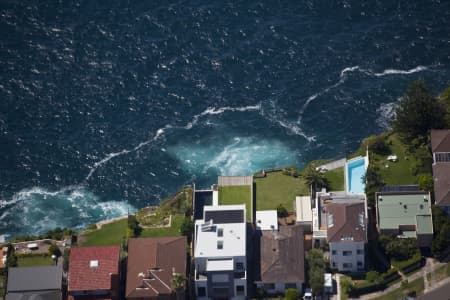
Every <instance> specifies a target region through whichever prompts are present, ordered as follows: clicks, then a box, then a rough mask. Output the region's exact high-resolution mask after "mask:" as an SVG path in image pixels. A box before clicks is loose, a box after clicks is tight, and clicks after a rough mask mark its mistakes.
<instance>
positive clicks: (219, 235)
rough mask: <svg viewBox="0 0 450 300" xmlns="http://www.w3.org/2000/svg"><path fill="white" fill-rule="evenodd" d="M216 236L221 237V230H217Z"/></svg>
mask: <svg viewBox="0 0 450 300" xmlns="http://www.w3.org/2000/svg"><path fill="white" fill-rule="evenodd" d="M217 236H218V237H223V228H219V229H217Z"/></svg>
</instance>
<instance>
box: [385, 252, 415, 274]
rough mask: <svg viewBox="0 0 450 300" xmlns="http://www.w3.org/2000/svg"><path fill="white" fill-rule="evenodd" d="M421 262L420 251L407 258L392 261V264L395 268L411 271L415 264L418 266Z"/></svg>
mask: <svg viewBox="0 0 450 300" xmlns="http://www.w3.org/2000/svg"><path fill="white" fill-rule="evenodd" d="M421 262H422V256H421V255H420V253H416V254H414V256H413V257H412V258H410V259H408V260H403V261H395V260H393V261H392V265H393V266H395V267H396V268H397V269H399V270H400V271H402V272H411V271H413V270H415V269H416V268H414V267H415V266H417V267H420V266H421Z"/></svg>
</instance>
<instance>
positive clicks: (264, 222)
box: [256, 210, 278, 230]
mask: <svg viewBox="0 0 450 300" xmlns="http://www.w3.org/2000/svg"><path fill="white" fill-rule="evenodd" d="M256 229H258V230H278V216H277V211H276V210H259V211H257V212H256Z"/></svg>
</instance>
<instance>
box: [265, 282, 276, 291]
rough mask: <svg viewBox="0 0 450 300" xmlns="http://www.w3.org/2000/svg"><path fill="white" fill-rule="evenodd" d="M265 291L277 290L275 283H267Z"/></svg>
mask: <svg viewBox="0 0 450 300" xmlns="http://www.w3.org/2000/svg"><path fill="white" fill-rule="evenodd" d="M264 289H265V290H274V289H275V283H265V284H264Z"/></svg>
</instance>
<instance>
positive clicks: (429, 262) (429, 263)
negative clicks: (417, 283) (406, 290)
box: [350, 258, 445, 300]
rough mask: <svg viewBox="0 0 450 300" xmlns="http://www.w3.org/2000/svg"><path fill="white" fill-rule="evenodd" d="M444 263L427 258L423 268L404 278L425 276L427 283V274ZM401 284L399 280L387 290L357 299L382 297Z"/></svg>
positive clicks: (410, 278)
mask: <svg viewBox="0 0 450 300" xmlns="http://www.w3.org/2000/svg"><path fill="white" fill-rule="evenodd" d="M443 265H445V263H438V262H436V261H435V260H434V259H432V258H427V259H426V263H425V266H424V267H422V269H421V270H419V271H417V272H415V273H413V274H412V275H410V276H406V277H405V278H404V279H407V280H408V281H409V282H411V281H413V280H415V279H417V278H420V277H423V278H424V282H425V283H427V282H428V281H427V278H426V277H427V274H428V273H430V272H433V271H434V270H436V269H438V268H439V267H441V266H443ZM404 279H402V280H404ZM401 284H402V282H401V281H400V282H397V283H396V284H393V285H391V286H390V287H388V288H387V289H385V290H382V291H378V292H374V293H370V294H365V295H362V296H360V297H359V298H357V299H366V300H368V299H373V298H376V297H380V296H382V295H385V294H387V293H389V292H392V291H395V290H396V289H399V288H400V287H401ZM434 286H436V284H434V285H433V288H434ZM425 291H427V286H426V285H425ZM350 299H351V298H350Z"/></svg>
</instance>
